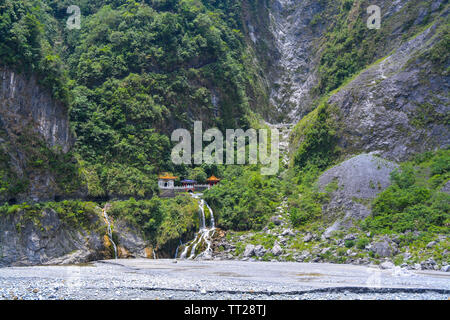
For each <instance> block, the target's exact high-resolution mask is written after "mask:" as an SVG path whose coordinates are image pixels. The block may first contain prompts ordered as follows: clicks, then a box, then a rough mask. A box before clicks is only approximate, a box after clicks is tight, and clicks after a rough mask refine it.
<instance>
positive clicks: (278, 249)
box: [271, 243, 283, 256]
mask: <svg viewBox="0 0 450 320" xmlns="http://www.w3.org/2000/svg"><path fill="white" fill-rule="evenodd" d="M271 252H272V254H273V255H274V256H279V255H280V254H282V253H283V249H281V247H280V245H279V244H278V243H275V245H274V246H273V248H272V250H271Z"/></svg>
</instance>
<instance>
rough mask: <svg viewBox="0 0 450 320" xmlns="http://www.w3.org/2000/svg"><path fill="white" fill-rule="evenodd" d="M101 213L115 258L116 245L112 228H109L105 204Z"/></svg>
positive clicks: (115, 257)
mask: <svg viewBox="0 0 450 320" xmlns="http://www.w3.org/2000/svg"><path fill="white" fill-rule="evenodd" d="M102 213H103V218H104V220H105V222H106V225H107V226H108V237H109V241H111V243H112V245H113V248H114V259H117V246H116V244H115V243H114V240H113V236H112V229H111V223H110V222H109V217H108V213H106V205H105V207H104V208H103V209H102Z"/></svg>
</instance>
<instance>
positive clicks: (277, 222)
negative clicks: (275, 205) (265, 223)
mask: <svg viewBox="0 0 450 320" xmlns="http://www.w3.org/2000/svg"><path fill="white" fill-rule="evenodd" d="M270 221H271V222H273V224H274V225H276V226H279V225H280V224H282V223H283V221H282V220H281V218H280V217H279V216H273V217H271V218H270Z"/></svg>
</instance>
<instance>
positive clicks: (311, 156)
mask: <svg viewBox="0 0 450 320" xmlns="http://www.w3.org/2000/svg"><path fill="white" fill-rule="evenodd" d="M335 112H336V110H335V108H332V107H331V106H330V105H328V104H327V103H323V104H321V105H319V106H318V107H317V108H316V109H314V111H312V112H311V113H309V114H308V115H307V116H306V117H304V118H303V119H302V120H301V121H300V122H299V123H298V124H297V125H296V127H295V128H294V135H293V138H291V141H292V143H293V144H294V145H297V146H298V147H297V151H296V152H295V155H294V159H293V164H294V166H296V167H297V168H298V169H300V170H301V169H303V168H305V167H308V166H314V167H317V168H319V169H325V168H326V167H328V166H329V165H330V164H331V163H332V162H333V161H334V160H335V159H336V158H337V156H338V154H339V150H338V149H337V147H336V144H337V120H336V119H335Z"/></svg>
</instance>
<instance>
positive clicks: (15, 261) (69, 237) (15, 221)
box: [0, 209, 106, 266]
mask: <svg viewBox="0 0 450 320" xmlns="http://www.w3.org/2000/svg"><path fill="white" fill-rule="evenodd" d="M91 218H92V221H91V222H92V227H93V228H92V230H90V232H88V230H83V229H82V228H81V227H70V226H68V225H67V224H65V223H64V222H63V221H62V220H61V219H60V218H59V217H58V214H57V213H56V212H55V211H54V210H51V209H48V210H44V211H42V212H41V213H40V216H39V217H36V218H35V219H28V218H27V217H26V213H25V212H24V211H20V212H17V213H13V214H8V215H2V216H1V217H0V252H1V254H0V265H6V266H8V265H36V264H63V263H81V262H88V261H91V260H94V259H101V258H103V257H104V256H105V254H104V253H103V252H106V249H105V247H104V245H103V242H102V237H101V235H100V233H99V231H95V230H94V226H95V225H96V224H99V223H100V220H99V218H98V217H91Z"/></svg>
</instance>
